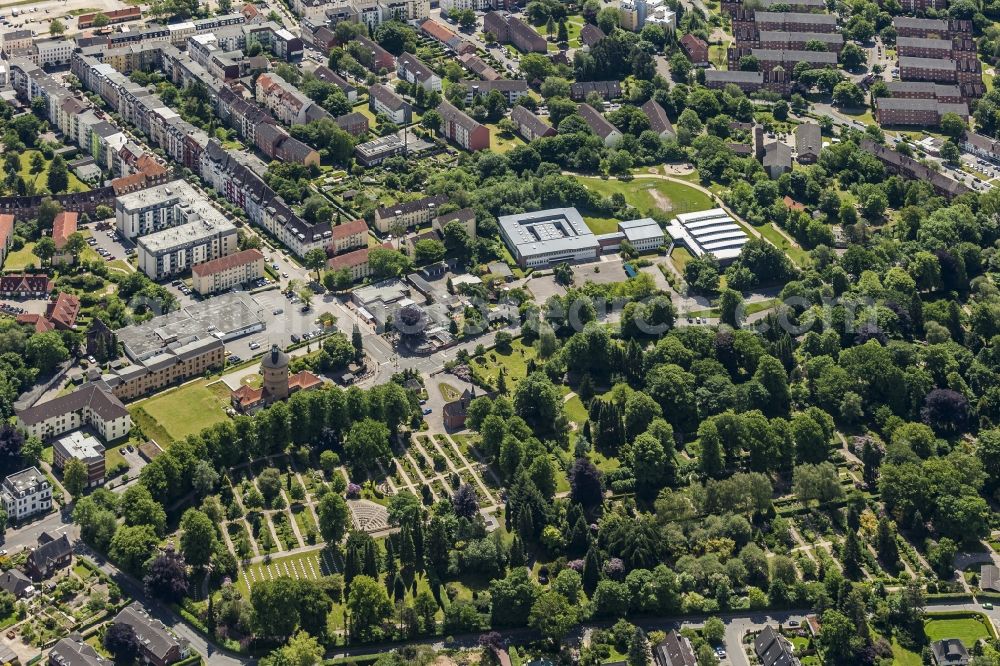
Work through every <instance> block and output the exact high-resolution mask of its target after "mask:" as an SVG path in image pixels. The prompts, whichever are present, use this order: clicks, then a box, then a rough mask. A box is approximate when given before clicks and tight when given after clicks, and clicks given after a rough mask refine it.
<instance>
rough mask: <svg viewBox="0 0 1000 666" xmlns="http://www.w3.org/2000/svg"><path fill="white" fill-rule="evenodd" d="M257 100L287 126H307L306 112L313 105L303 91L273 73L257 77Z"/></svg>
mask: <svg viewBox="0 0 1000 666" xmlns="http://www.w3.org/2000/svg"><path fill="white" fill-rule="evenodd" d="M256 99H257V101H258V102H260V103H261V104H263V105H264V108H266V109H267V110H268V111H270V112H271V115H273V116H274V117H275V118H277V119H278V120H279V121H281V122H282V123H284V124H285V125H303V124H305V123H306V122H307V120H306V110H307V109H308V108H309V107H311V106H312V105H313V101H312V100H311V99H309V98H308V97H306V95H305V94H304V93H303V92H302V91H300V90H299V89H298V88H296V87H295V86H293V85H292V84H291V83H289V82H288V81H285V79H283V78H281V77H280V76H278V75H277V74H274V73H272V72H268V73H266V74H261V75H260V76H258V77H257V84H256Z"/></svg>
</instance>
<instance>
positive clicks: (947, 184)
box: [861, 139, 972, 198]
mask: <svg viewBox="0 0 1000 666" xmlns="http://www.w3.org/2000/svg"><path fill="white" fill-rule="evenodd" d="M861 149H862V150H864V151H865V152H868V153H871V154H872V155H874V156H875V157H877V158H878V159H879V161H880V162H882V164H883V165H884V166H885V168H886V171H888V172H889V173H894V174H898V175H900V176H904V177H906V178H910V179H912V180H922V181H924V182H926V183H929V184H930V186H931V187H932V188H933V189H934V191H935V192H936V193H937V194H939V195H941V196H944V197H948V198H953V197H957V196H959V195H961V194H965V193H966V192H971V191H972V190H971V189H969V188H968V187H967V186H966V185H964V184H962V183H960V182H958V181H957V180H955V179H954V178H950V177H948V176H946V175H945V174H943V173H941V172H940V171H935V170H934V169H931V168H930V167H928V166H926V165H925V164H921V163H920V161H918V160H915V159H913V158H912V157H909V156H907V155H904V154H902V153H900V152H898V151H895V150H893V149H892V148H889V147H888V146H883V145H882V144H878V143H875V142H874V141H872V140H871V139H862V140H861Z"/></svg>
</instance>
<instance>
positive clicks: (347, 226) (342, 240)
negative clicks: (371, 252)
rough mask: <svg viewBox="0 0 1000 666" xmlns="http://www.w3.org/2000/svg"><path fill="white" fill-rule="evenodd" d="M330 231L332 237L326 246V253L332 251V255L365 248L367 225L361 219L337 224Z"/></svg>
mask: <svg viewBox="0 0 1000 666" xmlns="http://www.w3.org/2000/svg"><path fill="white" fill-rule="evenodd" d="M331 231H332V232H333V235H332V237H331V238H330V244H329V245H327V251H329V250H331V249H332V250H333V252H334V254H340V253H341V252H345V251H347V250H353V249H355V248H359V247H365V246H367V244H368V223H367V222H365V221H364V220H363V219H360V218H359V219H356V220H351V221H350V222H344V223H343V224H338V225H336V226H335V227H333V228H332V229H331Z"/></svg>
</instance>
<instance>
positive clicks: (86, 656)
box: [48, 7, 139, 666]
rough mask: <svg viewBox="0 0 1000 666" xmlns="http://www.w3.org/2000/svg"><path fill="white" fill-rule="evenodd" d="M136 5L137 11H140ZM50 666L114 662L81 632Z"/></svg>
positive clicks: (55, 650)
mask: <svg viewBox="0 0 1000 666" xmlns="http://www.w3.org/2000/svg"><path fill="white" fill-rule="evenodd" d="M138 9H139V8H138V7H136V11H138ZM48 663H49V665H50V666H111V664H112V662H111V661H109V660H107V659H105V658H104V657H102V656H101V655H99V654H97V650H95V649H94V648H92V647H90V645H88V644H87V643H86V642H85V641H84V640H83V637H82V636H80V635H79V634H71V635H70V636H68V637H66V638H62V639H60V640H59V642H57V643H56V644H55V645H53V646H52V650H50V651H49V662H48Z"/></svg>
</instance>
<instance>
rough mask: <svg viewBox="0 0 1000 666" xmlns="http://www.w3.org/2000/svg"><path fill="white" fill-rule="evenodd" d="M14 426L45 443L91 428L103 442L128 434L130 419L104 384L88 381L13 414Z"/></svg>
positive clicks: (130, 424) (120, 403)
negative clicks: (78, 430)
mask: <svg viewBox="0 0 1000 666" xmlns="http://www.w3.org/2000/svg"><path fill="white" fill-rule="evenodd" d="M16 416H17V425H18V427H19V428H22V429H23V430H24V431H25V432H27V433H28V435H29V436H31V437H37V438H39V439H41V440H46V439H49V438H51V437H56V436H58V435H61V434H63V433H65V432H70V431H71V430H77V429H78V428H82V427H83V426H90V427H91V428H92V429H93V430H95V431H96V432H97V433H98V434H99V435H100V436H101V437H102V438H103V439H104V441H106V442H111V441H114V440H116V439H120V438H122V437H125V436H126V435H128V433H129V431H130V430H131V429H132V417H131V416H129V413H128V410H127V409H125V405H123V404H122V402H121V400H119V399H118V398H116V397H115V396H114V395H113V394H112V393H111V391H110V390H109V388H108V387H107V385H103V384H101V383H99V382H88V383H87V384H84V385H83V386H81V387H80V388H78V389H76V390H75V391H73V392H72V393H67V394H66V395H63V396H59V397H57V398H53V399H52V400H47V401H45V402H39V403H36V404H35V405H34V406H32V407H28V408H27V409H21V410H17V411H16Z"/></svg>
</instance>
